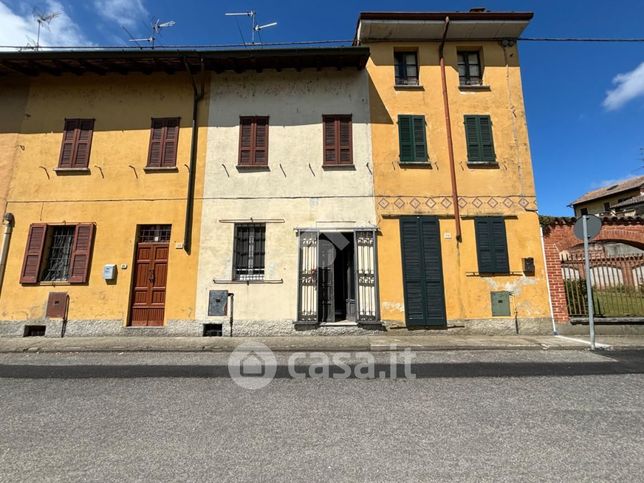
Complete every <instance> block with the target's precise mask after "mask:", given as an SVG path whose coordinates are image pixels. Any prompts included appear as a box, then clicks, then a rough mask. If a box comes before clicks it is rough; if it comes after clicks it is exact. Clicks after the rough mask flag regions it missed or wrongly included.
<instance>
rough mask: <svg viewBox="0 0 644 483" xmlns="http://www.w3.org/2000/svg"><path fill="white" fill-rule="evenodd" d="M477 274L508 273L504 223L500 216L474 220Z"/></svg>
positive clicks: (508, 265)
mask: <svg viewBox="0 0 644 483" xmlns="http://www.w3.org/2000/svg"><path fill="white" fill-rule="evenodd" d="M474 228H475V231H476V253H477V257H478V262H479V273H481V274H485V273H499V274H507V273H510V264H509V261H508V242H507V238H506V233H505V221H504V220H503V217H501V216H483V217H477V218H474Z"/></svg>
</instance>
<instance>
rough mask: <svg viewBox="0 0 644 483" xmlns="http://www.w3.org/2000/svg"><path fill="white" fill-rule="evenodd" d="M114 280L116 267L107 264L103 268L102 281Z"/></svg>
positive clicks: (112, 264)
mask: <svg viewBox="0 0 644 483" xmlns="http://www.w3.org/2000/svg"><path fill="white" fill-rule="evenodd" d="M115 279H116V265H115V264H114V263H108V264H107V265H105V266H104V267H103V280H115Z"/></svg>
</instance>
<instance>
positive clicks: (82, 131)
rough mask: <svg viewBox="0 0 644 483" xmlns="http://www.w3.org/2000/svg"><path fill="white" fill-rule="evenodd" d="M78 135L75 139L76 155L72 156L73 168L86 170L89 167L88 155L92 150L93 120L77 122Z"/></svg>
mask: <svg viewBox="0 0 644 483" xmlns="http://www.w3.org/2000/svg"><path fill="white" fill-rule="evenodd" d="M78 124H79V126H78V135H77V137H76V153H75V155H74V162H73V164H72V167H74V168H87V167H88V166H89V153H90V150H91V148H92V135H93V133H94V119H79V120H78Z"/></svg>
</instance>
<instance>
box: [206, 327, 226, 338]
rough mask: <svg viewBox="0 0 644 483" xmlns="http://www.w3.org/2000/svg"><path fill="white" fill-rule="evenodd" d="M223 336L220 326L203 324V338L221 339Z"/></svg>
mask: <svg viewBox="0 0 644 483" xmlns="http://www.w3.org/2000/svg"><path fill="white" fill-rule="evenodd" d="M222 335H223V325H222V324H203V336H204V337H221V336H222Z"/></svg>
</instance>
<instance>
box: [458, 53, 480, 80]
mask: <svg viewBox="0 0 644 483" xmlns="http://www.w3.org/2000/svg"><path fill="white" fill-rule="evenodd" d="M481 70H482V69H481V58H480V56H479V53H478V52H458V77H459V80H460V83H461V85H462V86H479V85H481V78H482V75H481Z"/></svg>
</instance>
